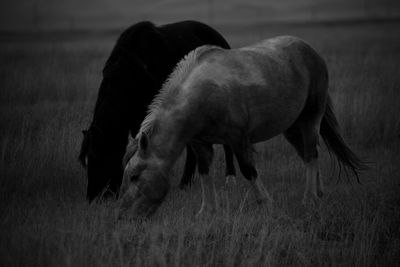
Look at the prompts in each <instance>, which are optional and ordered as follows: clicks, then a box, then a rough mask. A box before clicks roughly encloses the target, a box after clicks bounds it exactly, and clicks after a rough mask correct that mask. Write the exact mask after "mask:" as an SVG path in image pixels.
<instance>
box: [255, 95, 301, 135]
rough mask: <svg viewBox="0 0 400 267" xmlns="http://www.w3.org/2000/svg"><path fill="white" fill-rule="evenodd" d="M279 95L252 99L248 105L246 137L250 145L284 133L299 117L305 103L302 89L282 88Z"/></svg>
mask: <svg viewBox="0 0 400 267" xmlns="http://www.w3.org/2000/svg"><path fill="white" fill-rule="evenodd" d="M278 91H280V92H281V94H279V95H276V96H274V95H271V94H268V93H267V95H266V97H262V95H261V96H259V97H256V98H253V99H252V101H250V103H249V124H248V125H249V126H248V135H249V139H250V141H251V142H252V143H258V142H262V141H265V140H268V139H270V138H272V137H274V136H277V135H279V134H281V133H283V132H284V131H286V130H287V129H288V128H289V127H290V126H291V125H292V124H293V123H294V122H295V121H296V119H297V118H298V117H299V115H300V113H301V111H302V110H303V107H304V105H305V101H306V92H307V90H306V89H305V88H304V89H303V88H284V89H282V90H278Z"/></svg>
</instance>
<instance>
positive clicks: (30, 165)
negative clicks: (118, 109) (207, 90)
mask: <svg viewBox="0 0 400 267" xmlns="http://www.w3.org/2000/svg"><path fill="white" fill-rule="evenodd" d="M399 27H400V24H399V23H388V24H379V25H373V24H367V25H366V24H363V25H344V26H343V25H336V26H335V25H331V26H323V25H311V26H307V25H302V26H296V25H292V26H279V25H269V26H268V25H264V26H261V25H259V26H257V27H249V26H246V27H236V26H232V27H229V26H228V25H227V26H224V27H222V28H219V30H220V32H221V33H222V34H224V35H225V36H226V37H227V39H228V41H229V42H230V43H231V44H232V46H233V47H238V46H241V45H246V44H250V43H252V42H255V41H258V40H260V39H263V38H267V37H272V36H275V35H283V34H285V35H286V34H292V35H297V36H300V37H302V38H303V39H305V40H307V41H308V42H309V43H310V44H311V45H312V46H314V47H315V48H316V50H317V51H319V52H320V54H321V55H322V56H323V57H324V58H325V59H326V61H327V64H328V68H329V71H330V79H331V88H330V90H331V94H332V96H333V100H334V104H335V108H336V113H337V116H338V118H339V120H340V123H341V126H342V130H343V133H344V136H345V137H346V139H347V140H348V143H349V144H350V145H351V147H352V148H353V149H354V150H355V151H356V152H357V153H358V154H359V155H360V156H361V157H363V158H365V159H366V160H367V161H368V162H369V163H370V170H368V171H365V172H363V173H362V175H361V181H362V185H359V184H357V183H356V182H355V179H353V177H351V176H349V177H347V176H345V175H343V174H342V176H341V179H340V180H339V179H338V168H337V166H336V165H335V161H334V160H332V159H331V158H330V156H329V154H328V152H327V151H326V149H325V148H324V147H322V152H321V154H322V156H321V171H322V175H323V179H324V182H325V185H326V193H327V194H326V196H325V197H324V199H323V203H322V204H321V206H320V207H319V208H316V209H313V210H311V209H306V208H305V207H303V206H302V204H301V198H302V193H303V190H304V186H305V168H304V166H303V164H302V162H301V160H300V159H299V158H298V157H297V155H296V154H295V152H294V149H293V148H292V147H290V146H289V145H288V144H287V143H286V142H285V140H284V139H283V138H282V137H277V138H274V139H273V140H270V141H268V142H265V143H262V144H259V145H257V151H258V155H257V162H258V169H259V174H260V178H261V179H262V181H263V182H264V184H265V185H266V187H267V188H268V189H269V191H270V192H271V193H272V195H273V198H274V200H275V203H274V207H273V209H271V210H268V209H266V208H265V207H262V206H258V205H257V204H256V203H255V198H254V196H253V195H252V194H251V193H248V190H249V185H248V183H246V181H245V180H244V179H242V178H241V177H239V179H238V184H237V185H236V186H232V187H230V188H225V187H224V185H223V184H224V177H223V174H224V161H223V157H222V153H221V151H220V150H218V151H217V155H216V158H215V160H214V164H213V168H212V171H211V173H212V175H213V177H215V182H216V184H217V188H218V191H219V204H220V208H219V212H218V213H217V214H206V216H204V217H203V218H197V219H196V218H195V217H194V216H193V214H194V213H195V212H196V211H197V210H198V208H199V206H200V196H201V195H200V186H199V184H198V183H196V184H194V185H193V186H192V188H190V189H188V190H186V191H180V190H178V189H177V183H178V180H179V177H180V174H181V170H182V161H181V160H180V161H179V162H178V163H177V164H176V166H175V168H174V170H172V172H171V180H172V181H173V182H172V184H173V188H172V189H171V191H170V193H169V195H168V197H167V199H166V201H165V203H163V205H162V206H161V207H160V209H159V210H158V211H157V213H156V214H155V215H154V216H153V217H151V218H150V219H149V220H146V221H142V222H134V221H119V222H115V221H114V208H115V203H113V202H108V203H101V204H99V203H97V204H93V205H88V204H87V203H86V201H85V189H86V177H85V172H84V170H83V169H82V168H81V167H80V166H79V164H78V161H77V155H78V151H79V146H80V141H81V130H82V129H84V128H86V127H87V126H88V124H89V122H90V119H91V115H92V110H93V106H94V101H95V98H96V94H97V90H98V86H99V83H100V80H101V69H102V66H103V64H104V62H105V60H106V58H107V56H108V53H109V52H110V49H111V47H112V45H113V42H114V40H115V38H116V36H115V35H102V36H101V37H96V36H91V37H90V38H83V37H82V36H80V37H79V38H78V37H76V38H75V37H74V36H73V35H71V34H69V35H68V36H66V37H65V36H64V37H63V35H62V34H60V35H59V36H58V37H57V38H51V40H50V41H49V40H46V38H43V39H40V40H34V39H32V40H30V39H29V40H28V39H24V38H20V37H18V38H11V37H10V38H9V39H7V38H1V40H2V41H1V43H0V176H1V177H0V266H134V265H136V266H204V265H211V266H399V265H400V164H399V162H400V105H399V103H400V91H399V90H400V75H399V74H400V73H399V70H400V36H399V33H398V29H399Z"/></svg>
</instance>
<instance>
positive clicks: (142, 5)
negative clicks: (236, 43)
mask: <svg viewBox="0 0 400 267" xmlns="http://www.w3.org/2000/svg"><path fill="white" fill-rule="evenodd" d="M399 16H400V1H399V0H303V1H297V0H279V1H272V0H269V1H268V0H248V1H243V0H204V1H198V0H152V1H148V0H115V1H108V0H85V1H80V0H69V1H62V0H14V1H4V0H2V1H1V4H0V30H35V31H40V30H57V29H62V30H81V29H112V28H117V27H121V26H126V25H129V24H131V23H132V22H136V21H140V20H152V21H154V22H156V23H167V22H173V21H178V20H183V19H194V20H200V21H204V22H208V23H210V24H214V25H224V24H255V23H257V24H259V23H267V22H269V23H276V22H310V21H336V20H345V21H349V20H350V21H353V20H382V19H385V20H386V19H394V18H399Z"/></svg>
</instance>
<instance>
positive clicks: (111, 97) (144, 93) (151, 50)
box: [79, 21, 235, 201]
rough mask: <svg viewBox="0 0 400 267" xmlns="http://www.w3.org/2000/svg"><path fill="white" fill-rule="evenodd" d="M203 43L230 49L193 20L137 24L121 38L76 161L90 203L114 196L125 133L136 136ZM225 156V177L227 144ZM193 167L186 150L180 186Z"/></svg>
mask: <svg viewBox="0 0 400 267" xmlns="http://www.w3.org/2000/svg"><path fill="white" fill-rule="evenodd" d="M205 44H211V45H216V46H220V47H223V48H226V49H229V45H228V43H227V42H226V41H225V39H224V38H223V37H222V36H221V35H220V34H219V33H218V32H217V31H215V30H214V29H212V28H211V27H209V26H207V25H205V24H203V23H200V22H196V21H183V22H178V23H173V24H167V25H162V26H155V25H154V24H152V23H151V22H140V23H137V24H135V25H133V26H131V27H130V28H128V29H127V30H125V31H124V32H123V33H122V34H121V36H120V37H119V39H118V41H117V43H116V45H115V47H114V48H113V50H112V52H111V55H110V57H109V58H108V60H107V62H106V64H105V67H104V69H103V80H102V82H101V85H100V89H99V93H98V98H97V102H96V106H95V109H94V114H93V120H92V122H91V125H90V127H89V129H88V130H85V131H83V134H84V138H83V142H82V146H81V152H80V155H79V160H80V162H81V163H82V165H83V166H85V167H87V175H88V186H87V199H88V200H89V201H92V200H93V199H95V198H96V197H98V196H99V195H102V196H103V197H107V196H115V195H117V193H118V192H119V187H120V184H121V181H122V175H123V167H122V158H123V155H124V153H125V148H126V145H127V142H128V135H129V132H130V133H131V134H136V133H137V131H138V130H139V128H140V123H141V122H142V120H143V119H144V117H145V116H146V110H147V106H148V105H149V104H150V102H151V100H152V99H153V98H154V96H155V95H156V94H157V93H158V91H159V90H160V89H161V87H162V84H163V83H164V82H165V80H166V79H167V77H168V75H169V74H170V73H171V72H172V70H173V68H174V66H175V65H176V64H177V63H178V62H179V60H181V59H182V58H183V57H184V56H185V55H186V54H187V53H189V52H190V51H192V50H193V49H195V48H196V47H199V46H202V45H205ZM225 155H226V159H227V175H235V169H234V165H233V153H232V151H231V150H230V148H229V147H228V146H226V147H225ZM196 163H197V161H196V157H195V154H194V152H193V151H192V150H191V149H190V148H188V150H187V161H186V165H185V170H184V173H183V177H182V180H181V187H182V186H184V185H185V184H187V183H189V182H190V179H191V177H192V176H193V173H194V171H195V168H196Z"/></svg>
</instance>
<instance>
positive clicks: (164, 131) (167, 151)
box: [150, 118, 191, 169]
mask: <svg viewBox="0 0 400 267" xmlns="http://www.w3.org/2000/svg"><path fill="white" fill-rule="evenodd" d="M161 121H163V123H156V124H157V125H156V126H155V129H154V132H152V134H151V141H150V145H151V147H152V148H153V149H152V150H153V153H154V155H155V157H157V158H158V159H159V160H160V161H161V162H162V165H163V166H164V168H166V169H169V168H170V167H171V166H172V165H173V164H174V163H175V162H176V160H177V159H178V157H179V156H180V154H181V153H182V151H183V149H184V148H185V146H186V145H187V143H188V141H189V140H190V139H191V135H190V134H187V133H185V128H186V127H185V125H184V124H182V123H181V122H180V121H178V120H175V119H174V118H161Z"/></svg>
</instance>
